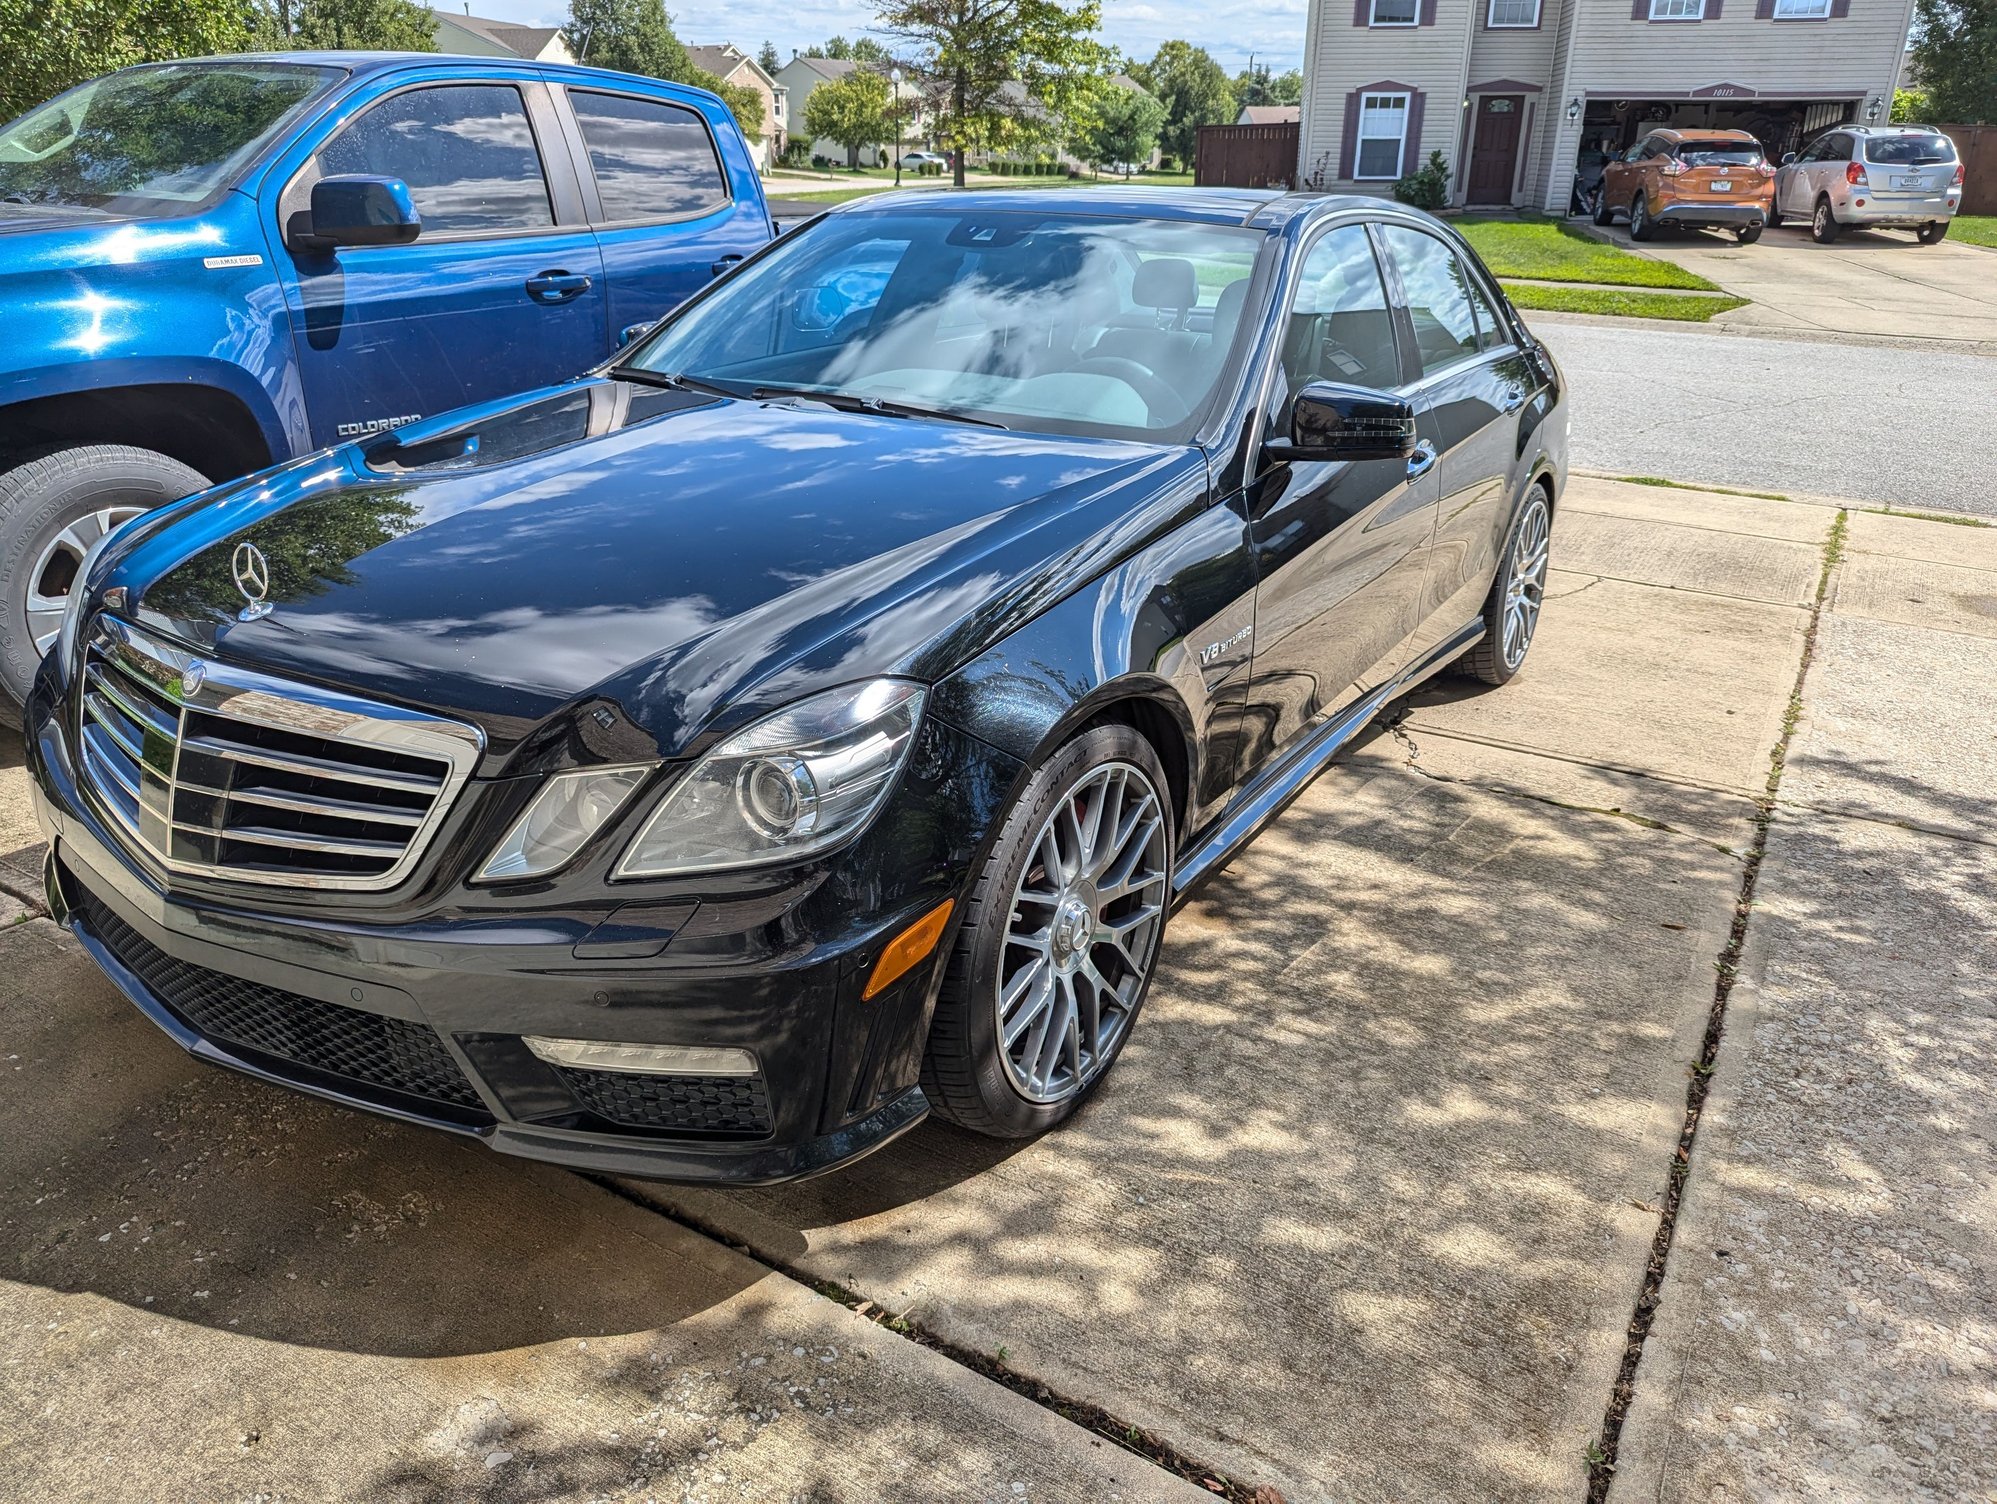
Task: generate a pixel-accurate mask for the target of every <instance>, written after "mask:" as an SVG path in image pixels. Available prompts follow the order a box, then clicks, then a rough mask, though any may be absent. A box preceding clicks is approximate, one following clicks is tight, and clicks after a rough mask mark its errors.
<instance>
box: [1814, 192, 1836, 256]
mask: <svg viewBox="0 0 1997 1504" xmlns="http://www.w3.org/2000/svg"><path fill="white" fill-rule="evenodd" d="M1810 238H1811V239H1812V240H1814V241H1816V243H1817V244H1818V245H1829V244H1830V243H1831V242H1832V241H1833V240H1836V239H1837V238H1838V216H1837V211H1836V210H1835V209H1833V208H1832V207H1831V201H1830V200H1829V199H1827V198H1820V199H1818V200H1817V207H1816V209H1815V210H1814V211H1813V212H1812V213H1811V215H1810Z"/></svg>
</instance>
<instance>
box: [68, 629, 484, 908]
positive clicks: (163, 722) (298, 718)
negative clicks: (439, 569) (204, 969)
mask: <svg viewBox="0 0 1997 1504" xmlns="http://www.w3.org/2000/svg"><path fill="white" fill-rule="evenodd" d="M77 734H78V741H79V743H80V745H81V748H82V763H83V771H84V774H85V777H86V780H87V781H88V783H89V785H90V787H91V789H92V791H93V792H94V793H95V794H96V795H97V797H98V799H99V800H100V801H101V802H102V804H103V805H104V807H105V808H106V809H107V810H108V811H109V812H110V813H111V815H112V816H113V817H114V818H115V819H116V820H117V821H118V823H119V824H120V825H121V826H123V827H124V829H125V831H126V832H127V833H128V834H129V835H130V836H131V837H132V838H133V839H134V840H135V841H137V842H138V843H139V845H141V846H142V847H144V848H145V849H146V850H147V851H149V852H151V853H152V855H153V856H155V857H157V858H158V859H159V860H160V861H162V862H164V863H165V864H166V865H167V866H168V867H169V868H170V869H172V870H174V871H177V872H191V873H201V874H207V875H213V876H220V877H232V878H240V879H243V880H246V881H251V882H264V883H276V884H284V885H290V886H306V887H323V888H385V887H388V886H390V885H391V884H393V883H394V882H396V881H398V880H399V879H400V878H401V877H402V876H403V875H404V874H405V873H406V872H407V870H408V869H409V867H410V866H411V865H412V864H413V863H414V862H415V860H416V858H417V857H418V856H419V855H420V854H421V851H422V848H423V845H424V842H425V841H426V840H427V838H428V837H429V835H430V834H431V833H432V831H433V830H434V828H435V826H436V823H437V821H438V820H439V819H440V818H441V817H442V815H443V813H444V810H445V808H446V807H447V805H448V803H449V801H450V799H451V796H452V795H453V794H455V793H456V791H457V789H458V788H459V787H460V786H461V785H462V783H463V782H464V780H465V778H466V777H468V776H469V774H470V772H471V767H472V764H473V762H474V761H475V759H476V757H477V754H478V750H479V747H480V738H479V735H478V733H477V732H476V731H475V730H473V729H472V728H471V727H469V726H462V725H459V724H457V723H456V722H451V721H440V720H435V719H433V718H431V717H428V716H422V715H416V714H413V713H411V712H406V711H401V710H397V709H395V708H393V707H390V706H385V705H377V704H374V703H372V702H369V701H363V700H356V699H353V698H351V697H348V696H345V695H338V694H333V693H330V692H328V691H323V690H318V689H313V688H309V687H306V686H302V685H294V684H288V683H284V682H282V681H279V680H274V679H270V678H267V677H265V676H264V675H261V674H254V673H249V672H246V671H244V670H240V669H236V668H233V667H230V666H227V665H215V664H209V663H205V662H202V661H201V660H199V659H198V658H196V657H195V656H194V655H192V654H191V653H188V652H186V651H185V650H183V649H180V648H178V647H175V646H173V645H171V644H167V643H164V642H160V641H158V640H156V639H153V638H151V637H148V636H146V635H145V634H143V633H141V632H139V631H138V630H137V629H135V628H133V627H131V626H129V625H127V624H125V623H123V622H118V621H115V620H112V619H109V618H104V619H100V621H99V622H98V624H97V629H96V631H95V632H94V633H93V637H92V641H91V643H90V646H89V648H88V650H87V652H86V653H85V657H84V664H83V682H82V692H81V695H80V697H79V705H78V727H77Z"/></svg>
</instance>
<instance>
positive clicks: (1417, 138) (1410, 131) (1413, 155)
mask: <svg viewBox="0 0 1997 1504" xmlns="http://www.w3.org/2000/svg"><path fill="white" fill-rule="evenodd" d="M1424 3H1426V0H1424ZM1422 98H1423V95H1422V91H1421V90H1420V89H1415V90H1413V91H1412V92H1410V93H1409V95H1408V123H1407V133H1406V134H1405V135H1403V136H1402V137H1401V174H1402V176H1404V177H1405V176H1406V175H1407V174H1408V173H1411V172H1414V171H1417V170H1418V169H1419V168H1420V167H1421V163H1422V156H1421V104H1422Z"/></svg>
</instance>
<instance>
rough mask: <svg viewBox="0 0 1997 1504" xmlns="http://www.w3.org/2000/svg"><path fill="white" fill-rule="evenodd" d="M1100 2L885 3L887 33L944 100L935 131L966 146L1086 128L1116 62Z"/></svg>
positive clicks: (959, 175)
mask: <svg viewBox="0 0 1997 1504" xmlns="http://www.w3.org/2000/svg"><path fill="white" fill-rule="evenodd" d="M1101 24H1102V6H1101V4H1100V3H1099V0H1080V3H1078V4H1073V5H1063V4H1060V3H1059V0H884V3H883V6H882V10H881V13H880V29H881V30H882V31H885V32H887V33H888V34H889V35H890V36H893V37H895V38H896V39H897V40H899V41H900V42H902V43H903V44H904V45H905V46H906V47H907V49H908V52H909V55H910V57H911V60H912V61H911V64H910V65H909V66H911V67H912V69H913V71H915V72H917V73H919V74H921V75H923V76H925V77H926V78H927V80H928V82H929V85H930V91H931V93H932V95H933V96H934V98H935V100H936V106H937V108H936V113H935V117H934V124H935V134H936V136H937V138H938V139H939V140H940V141H942V142H943V143H944V144H945V145H947V146H950V147H952V148H954V149H955V156H956V167H955V179H956V183H957V186H958V187H960V188H961V187H963V186H964V156H963V154H964V152H965V151H967V150H977V149H984V150H991V149H995V148H1002V147H1004V146H1007V145H1009V144H1011V143H1012V142H1014V141H1018V140H1030V139H1034V138H1035V137H1039V136H1044V135H1045V134H1047V132H1048V129H1049V124H1048V122H1049V120H1050V118H1051V119H1052V120H1057V121H1064V122H1066V129H1067V130H1068V131H1074V130H1079V129H1084V128H1086V127H1087V125H1088V122H1089V120H1090V118H1091V115H1092V106H1093V104H1094V102H1095V100H1096V98H1097V97H1098V95H1099V94H1100V93H1101V90H1102V87H1103V73H1104V70H1105V69H1106V67H1107V66H1108V64H1109V62H1110V60H1111V53H1110V52H1109V49H1107V48H1106V47H1104V46H1103V45H1102V43H1101V42H1100V41H1098V40H1097V38H1096V31H1097V29H1098V28H1099V27H1100V26H1101Z"/></svg>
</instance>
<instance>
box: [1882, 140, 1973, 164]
mask: <svg viewBox="0 0 1997 1504" xmlns="http://www.w3.org/2000/svg"><path fill="white" fill-rule="evenodd" d="M1865 160H1866V161H1868V162H1877V163H1879V164H1881V165H1882V166H1889V167H1933V166H1935V165H1937V164H1938V163H1942V162H1953V161H1954V160H1955V144H1954V143H1953V142H1951V141H1950V140H1949V138H1948V137H1946V136H1877V137H1874V138H1873V139H1872V140H1870V141H1867V142H1866V143H1865Z"/></svg>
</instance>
